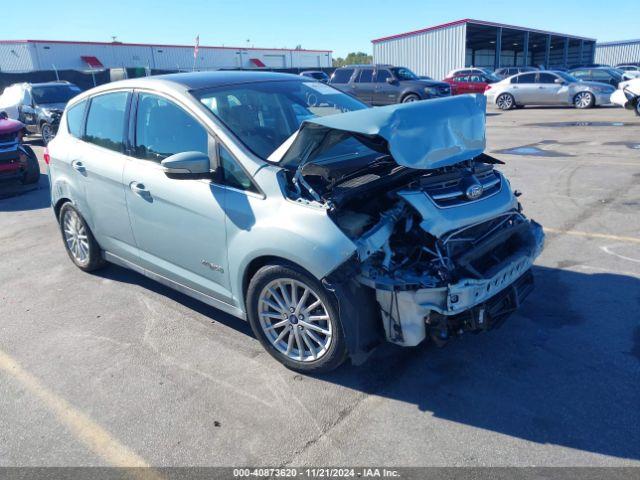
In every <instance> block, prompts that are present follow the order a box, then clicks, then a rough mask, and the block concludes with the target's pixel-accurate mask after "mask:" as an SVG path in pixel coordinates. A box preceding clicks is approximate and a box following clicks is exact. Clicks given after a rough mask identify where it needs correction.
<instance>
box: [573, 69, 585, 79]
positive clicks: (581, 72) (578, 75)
mask: <svg viewBox="0 0 640 480" xmlns="http://www.w3.org/2000/svg"><path fill="white" fill-rule="evenodd" d="M571 75H573V76H574V77H576V78H577V79H579V80H584V79H585V78H587V77H588V76H589V71H588V70H576V71H574V72H571Z"/></svg>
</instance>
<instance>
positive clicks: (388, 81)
mask: <svg viewBox="0 0 640 480" xmlns="http://www.w3.org/2000/svg"><path fill="white" fill-rule="evenodd" d="M387 83H388V84H389V85H395V84H396V83H397V81H396V79H395V78H393V77H387Z"/></svg>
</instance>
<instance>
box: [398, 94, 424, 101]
mask: <svg viewBox="0 0 640 480" xmlns="http://www.w3.org/2000/svg"><path fill="white" fill-rule="evenodd" d="M418 100H420V97H419V96H418V95H416V94H415V93H409V94H407V95H405V96H404V97H402V103H411V102H417V101H418Z"/></svg>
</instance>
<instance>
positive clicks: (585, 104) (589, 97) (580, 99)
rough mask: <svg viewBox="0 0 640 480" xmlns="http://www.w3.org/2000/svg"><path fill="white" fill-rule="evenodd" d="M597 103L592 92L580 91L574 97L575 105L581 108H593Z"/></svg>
mask: <svg viewBox="0 0 640 480" xmlns="http://www.w3.org/2000/svg"><path fill="white" fill-rule="evenodd" d="M595 103H596V97H594V95H593V93H591V92H580V93H578V94H576V96H575V97H573V105H574V106H575V107H576V108H579V109H585V108H591V107H593V106H594V105H595Z"/></svg>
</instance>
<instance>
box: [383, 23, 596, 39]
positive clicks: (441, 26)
mask: <svg viewBox="0 0 640 480" xmlns="http://www.w3.org/2000/svg"><path fill="white" fill-rule="evenodd" d="M464 23H475V24H478V25H486V26H490V27H503V28H511V29H514V30H527V31H529V32H534V33H543V34H545V35H555V36H558V37H570V38H577V39H580V40H589V41H593V42H595V41H596V39H595V38H588V37H579V36H577V35H568V34H564V33H557V32H548V31H546V30H537V29H535V28H526V27H517V26H515V25H508V24H506V23H495V22H486V21H484V20H474V19H472V18H463V19H462V20H456V21H454V22H449V23H443V24H441V25H434V26H433V27H427V28H422V29H420V30H413V31H411V32H404V33H398V34H396V35H389V36H388V37H380V38H374V39H373V40H371V43H379V42H384V41H386V40H393V39H396V38H402V37H410V36H412V35H417V34H420V33H426V32H430V31H433V30H440V29H442V28H447V27H453V26H455V25H461V24H464Z"/></svg>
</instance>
